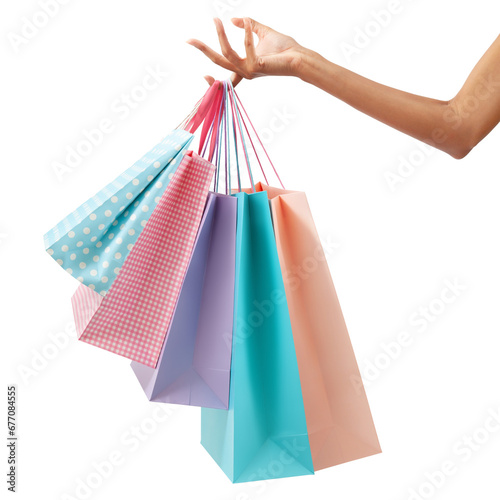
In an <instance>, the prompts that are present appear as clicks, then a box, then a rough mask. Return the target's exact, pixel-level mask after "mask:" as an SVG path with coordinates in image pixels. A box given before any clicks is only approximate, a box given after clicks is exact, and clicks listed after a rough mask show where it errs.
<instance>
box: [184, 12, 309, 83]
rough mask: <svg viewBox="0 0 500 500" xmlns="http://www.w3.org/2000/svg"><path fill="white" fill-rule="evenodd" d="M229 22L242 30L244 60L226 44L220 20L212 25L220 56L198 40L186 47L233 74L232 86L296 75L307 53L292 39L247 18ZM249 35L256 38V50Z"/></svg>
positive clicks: (233, 19)
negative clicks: (217, 38) (246, 81)
mask: <svg viewBox="0 0 500 500" xmlns="http://www.w3.org/2000/svg"><path fill="white" fill-rule="evenodd" d="M231 21H232V22H233V24H234V25H235V26H237V27H238V28H244V29H245V52H246V57H245V58H242V57H240V56H239V55H238V54H237V53H236V51H235V50H233V48H232V47H231V45H230V44H229V41H228V39H227V36H226V32H225V31H224V26H223V25H222V21H221V20H220V19H219V18H214V22H215V27H216V29H217V34H218V36H219V42H220V46H221V49H222V55H221V54H218V53H217V52H216V51H215V50H212V49H211V48H210V47H208V46H207V45H206V44H204V43H203V42H201V41H200V40H195V39H189V40H187V43H189V44H190V45H192V46H193V47H196V48H197V49H199V50H201V51H202V52H203V53H204V54H205V55H206V56H207V57H208V58H209V59H211V60H212V61H213V62H214V63H216V64H218V65H219V66H222V67H223V68H226V69H229V70H231V71H233V74H232V75H231V81H232V83H233V85H237V84H238V83H239V82H240V81H241V80H242V79H243V78H247V79H249V80H251V79H252V78H257V77H258V76H264V75H287V76H297V75H298V70H299V67H300V64H301V62H302V60H303V57H304V56H305V55H306V53H307V52H308V51H307V49H305V48H304V47H302V46H301V45H299V44H298V43H297V42H296V41H295V40H294V39H293V38H292V37H290V36H287V35H283V34H282V33H278V32H277V31H274V30H273V29H271V28H269V27H268V26H264V25H263V24H260V23H258V22H257V21H254V20H253V19H250V18H249V17H244V18H232V19H231ZM252 33H255V34H256V35H257V36H258V37H259V42H258V44H257V46H256V47H255V46H254V40H253V34H252ZM205 79H206V80H207V82H208V83H209V85H211V84H212V83H213V81H214V79H213V77H211V76H206V77H205Z"/></svg>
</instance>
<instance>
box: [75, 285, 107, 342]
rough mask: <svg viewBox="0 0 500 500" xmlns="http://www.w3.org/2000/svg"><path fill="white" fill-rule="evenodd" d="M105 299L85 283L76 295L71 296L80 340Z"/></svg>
mask: <svg viewBox="0 0 500 500" xmlns="http://www.w3.org/2000/svg"><path fill="white" fill-rule="evenodd" d="M103 298H104V297H103V296H102V295H100V294H99V293H97V292H96V291H95V290H92V288H90V287H88V286H87V285H84V284H83V283H80V285H79V286H78V288H77V289H76V291H75V293H74V294H73V295H72V296H71V307H72V309H73V317H74V319H75V331H76V336H77V338H78V339H79V338H80V337H81V336H82V333H83V332H84V331H85V328H87V325H88V324H89V321H90V320H91V319H92V316H93V315H94V314H95V312H96V311H97V309H98V308H99V306H100V305H101V302H102V300H103Z"/></svg>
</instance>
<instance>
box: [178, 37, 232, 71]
mask: <svg viewBox="0 0 500 500" xmlns="http://www.w3.org/2000/svg"><path fill="white" fill-rule="evenodd" d="M187 43H189V45H192V46H193V47H196V48H197V49H198V50H200V51H201V52H203V53H204V54H205V55H206V56H207V57H208V58H209V59H210V60H212V61H213V62H214V63H215V64H218V65H219V66H222V67H223V68H225V69H229V70H231V71H236V67H235V66H234V64H232V63H231V62H229V61H228V60H227V59H226V58H225V57H224V56H221V55H220V54H218V53H217V52H215V50H213V49H211V48H210V47H209V46H208V45H206V44H204V43H203V42H200V41H199V40H196V39H193V38H191V39H189V40H187Z"/></svg>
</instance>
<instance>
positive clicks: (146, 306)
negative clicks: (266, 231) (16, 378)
mask: <svg viewBox="0 0 500 500" xmlns="http://www.w3.org/2000/svg"><path fill="white" fill-rule="evenodd" d="M214 170H215V167H214V165H212V163H209V162H208V161H207V160H205V159H203V158H201V157H200V156H198V155H197V154H196V153H194V152H193V151H189V152H188V153H187V154H186V155H185V156H184V158H183V159H182V161H181V164H180V165H179V167H178V168H177V171H176V172H175V174H174V176H173V178H172V180H171V182H170V184H169V185H168V187H167V189H166V190H165V193H164V194H163V196H162V198H161V200H160V201H159V202H158V205H157V206H156V209H155V210H154V212H153V213H152V214H151V217H150V219H149V220H148V222H147V224H146V227H145V228H144V229H143V231H142V233H141V235H140V236H139V238H138V240H137V242H136V244H135V245H134V247H133V249H132V250H131V252H130V253H129V255H128V257H127V259H126V260H125V262H124V264H123V267H122V268H121V270H120V272H119V274H118V276H117V278H116V279H115V281H114V283H113V285H112V286H111V288H110V289H109V291H108V293H107V294H106V295H105V297H104V299H103V301H102V303H101V306H100V307H99V309H98V310H97V312H96V313H95V314H94V316H93V317H92V319H91V320H90V322H89V324H88V325H87V328H86V329H85V331H84V332H83V335H82V336H81V337H80V340H82V341H84V342H88V343H89V344H93V345H95V346H97V347H101V348H102V349H106V350H108V351H112V352H114V353H116V354H120V355H121V356H125V357H126V358H129V359H132V360H134V361H137V362H139V363H143V364H145V365H147V366H151V367H153V368H155V367H156V363H157V361H158V357H159V355H160V351H161V348H162V345H163V341H164V338H165V335H166V333H167V329H168V326H169V324H170V320H171V318H172V314H173V311H174V309H175V304H176V301H177V297H178V295H179V292H180V289H181V286H182V281H183V279H184V275H185V273H186V269H187V266H188V263H189V259H190V257H191V252H192V249H193V244H194V241H195V239H196V234H197V231H198V227H199V225H200V221H201V216H202V213H203V209H204V206H205V202H206V199H207V196H208V190H209V185H210V181H211V179H212V176H213V173H214Z"/></svg>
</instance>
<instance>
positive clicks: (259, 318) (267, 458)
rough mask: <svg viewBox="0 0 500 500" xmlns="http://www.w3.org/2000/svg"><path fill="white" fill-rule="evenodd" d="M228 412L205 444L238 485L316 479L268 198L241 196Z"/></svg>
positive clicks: (206, 429) (204, 421)
mask: <svg viewBox="0 0 500 500" xmlns="http://www.w3.org/2000/svg"><path fill="white" fill-rule="evenodd" d="M234 196H235V197H236V198H237V199H238V222H237V230H236V275H235V311H234V326H233V338H232V358H231V382H230V391H229V409H228V410H221V409H213V408H202V410H201V443H202V445H203V446H204V447H205V449H206V450H207V451H208V452H209V453H210V455H211V456H212V457H213V458H214V460H215V461H216V462H217V463H218V464H219V466H220V467H221V468H222V469H223V471H224V472H225V473H226V475H227V476H228V477H229V478H230V479H231V481H232V482H244V481H253V480H259V479H269V478H278V477H288V476H299V475H304V474H313V473H314V469H313V463H312V459H311V452H310V448H309V439H308V436H307V426H306V419H305V413H304V405H303V400H302V392H301V386H300V379H299V371H298V367H297V359H296V355H295V347H294V343H293V336H292V329H291V324H290V317H289V313H288V306H287V302H286V296H285V291H284V285H283V279H282V276H281V270H280V266H279V261H278V254H277V249H276V242H275V239H274V234H273V227H272V222H271V214H270V209H269V201H268V198H267V194H266V193H265V192H260V193H254V194H247V193H237V194H236V195H234Z"/></svg>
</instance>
